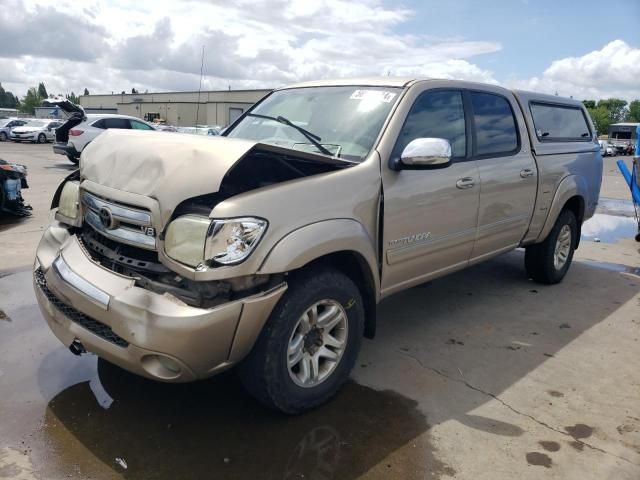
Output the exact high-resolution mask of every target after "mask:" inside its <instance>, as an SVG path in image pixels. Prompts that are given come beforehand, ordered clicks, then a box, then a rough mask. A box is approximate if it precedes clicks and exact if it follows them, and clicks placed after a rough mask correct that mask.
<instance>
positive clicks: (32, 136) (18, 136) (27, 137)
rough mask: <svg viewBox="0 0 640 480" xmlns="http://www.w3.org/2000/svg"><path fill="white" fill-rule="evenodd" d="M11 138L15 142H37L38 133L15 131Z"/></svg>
mask: <svg viewBox="0 0 640 480" xmlns="http://www.w3.org/2000/svg"><path fill="white" fill-rule="evenodd" d="M9 138H10V139H11V140H13V141H14V142H22V141H25V142H35V141H36V140H37V139H38V134H37V133H13V132H11V135H9Z"/></svg>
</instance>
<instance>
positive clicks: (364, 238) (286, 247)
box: [258, 218, 380, 298]
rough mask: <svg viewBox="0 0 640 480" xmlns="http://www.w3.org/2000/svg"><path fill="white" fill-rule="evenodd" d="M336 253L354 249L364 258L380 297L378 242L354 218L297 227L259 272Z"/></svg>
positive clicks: (288, 268)
mask: <svg viewBox="0 0 640 480" xmlns="http://www.w3.org/2000/svg"><path fill="white" fill-rule="evenodd" d="M337 252H355V253H357V254H359V255H360V256H361V257H362V258H363V259H364V260H365V262H366V264H367V266H368V268H369V270H370V273H371V277H372V278H373V281H374V288H375V296H376V298H378V292H379V291H380V276H379V274H378V266H377V260H376V253H375V241H374V240H373V239H372V238H371V237H370V236H369V234H368V233H367V230H366V229H365V228H364V226H363V225H362V224H361V223H360V222H358V221H356V220H352V219H347V218H340V219H333V220H325V221H322V222H317V223H312V224H310V225H306V226H304V227H301V228H299V229H297V230H294V231H293V232H291V233H289V234H288V235H286V236H285V237H284V238H282V239H281V240H280V241H279V242H278V243H277V244H276V245H275V246H274V247H273V248H272V249H271V251H270V252H269V254H268V255H267V256H266V258H265V260H264V261H263V263H262V265H261V267H260V269H259V272H258V273H260V274H270V273H283V272H289V271H291V270H295V269H298V268H301V267H304V266H305V265H307V264H309V263H310V262H312V261H314V260H317V259H319V258H321V257H323V256H325V255H329V254H331V253H337Z"/></svg>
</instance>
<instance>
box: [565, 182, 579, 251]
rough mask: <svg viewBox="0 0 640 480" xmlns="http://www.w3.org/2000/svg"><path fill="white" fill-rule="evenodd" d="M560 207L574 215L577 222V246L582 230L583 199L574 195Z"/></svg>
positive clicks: (576, 246)
mask: <svg viewBox="0 0 640 480" xmlns="http://www.w3.org/2000/svg"><path fill="white" fill-rule="evenodd" d="M562 209H563V210H569V211H570V212H573V214H574V215H575V216H576V220H577V222H578V235H577V238H576V245H575V248H578V245H580V235H581V232H582V219H583V218H584V199H583V198H582V197H581V196H579V195H575V196H573V197H571V198H570V199H569V200H567V201H566V203H565V204H564V207H563V208H562Z"/></svg>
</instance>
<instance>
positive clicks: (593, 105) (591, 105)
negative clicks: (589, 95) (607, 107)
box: [582, 100, 596, 108]
mask: <svg viewBox="0 0 640 480" xmlns="http://www.w3.org/2000/svg"><path fill="white" fill-rule="evenodd" d="M582 103H583V104H584V106H585V107H587V108H596V101H595V100H583V101H582Z"/></svg>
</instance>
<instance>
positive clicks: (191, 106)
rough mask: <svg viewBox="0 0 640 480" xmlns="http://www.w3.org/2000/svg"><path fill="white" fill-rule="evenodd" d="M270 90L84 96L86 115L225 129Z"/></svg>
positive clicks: (82, 103)
mask: <svg viewBox="0 0 640 480" xmlns="http://www.w3.org/2000/svg"><path fill="white" fill-rule="evenodd" d="M269 92H271V90H220V91H205V92H200V93H199V94H198V92H160V93H133V94H131V93H123V94H112V95H82V96H81V97H80V105H82V106H83V107H84V109H85V111H86V112H87V113H118V114H120V115H132V116H134V117H138V118H142V119H144V118H145V115H147V114H159V116H160V118H162V119H164V120H165V121H166V123H167V124H168V125H176V126H184V127H189V126H191V127H192V126H195V125H218V126H221V127H226V126H227V125H229V124H230V123H231V122H233V121H234V120H235V119H236V118H238V117H239V116H240V115H242V113H244V112H245V111H246V110H247V109H248V108H249V107H251V105H253V104H254V103H256V102H257V101H258V100H260V99H261V98H262V97H264V96H265V95H266V94H268V93H269Z"/></svg>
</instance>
